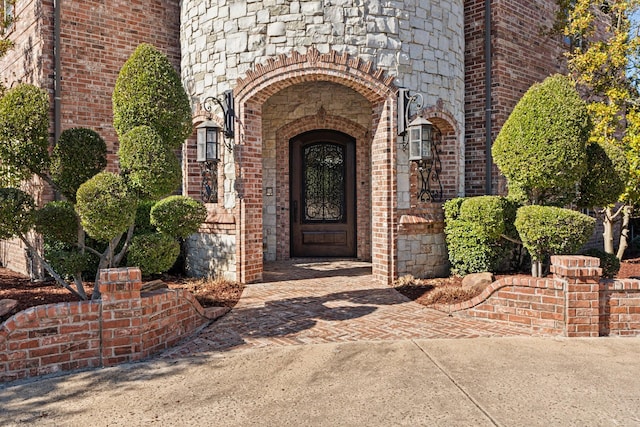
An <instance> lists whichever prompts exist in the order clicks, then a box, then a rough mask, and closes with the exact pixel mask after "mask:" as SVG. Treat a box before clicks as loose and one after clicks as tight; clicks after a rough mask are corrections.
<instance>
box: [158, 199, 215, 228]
mask: <svg viewBox="0 0 640 427" xmlns="http://www.w3.org/2000/svg"><path fill="white" fill-rule="evenodd" d="M206 218H207V208H205V206H204V205H203V204H202V203H201V202H198V201H196V200H193V199H192V198H190V197H186V196H169V197H167V198H165V199H163V200H160V201H159V202H158V203H156V205H155V206H154V207H153V208H152V209H151V224H153V225H155V226H156V228H157V229H158V231H160V232H161V233H164V234H167V235H169V236H176V237H181V238H186V237H188V236H190V235H191V234H193V233H195V232H196V231H198V227H200V224H202V223H203V222H204V220H205V219H206Z"/></svg>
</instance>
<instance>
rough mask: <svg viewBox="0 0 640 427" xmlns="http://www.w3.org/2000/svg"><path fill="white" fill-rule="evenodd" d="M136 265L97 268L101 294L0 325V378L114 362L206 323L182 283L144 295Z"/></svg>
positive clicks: (141, 354) (136, 356) (160, 346)
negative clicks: (90, 299) (87, 299)
mask: <svg viewBox="0 0 640 427" xmlns="http://www.w3.org/2000/svg"><path fill="white" fill-rule="evenodd" d="M141 287H142V282H141V275H140V270H139V269H138V268H116V269H108V270H103V271H101V273H100V291H101V293H102V300H97V301H79V302H71V303H59V304H48V305H42V306H37V307H32V308H29V309H27V310H24V311H21V312H20V313H17V314H16V315H14V316H12V317H11V318H9V319H8V320H7V321H6V322H4V323H3V324H2V325H0V381H12V380H16V379H19V378H26V377H32V376H38V375H45V374H50V373H54V372H60V371H69V370H74V369H85V368H96V367H100V366H112V365H115V364H118V363H123V362H131V361H135V360H140V359H143V358H145V357H148V356H150V355H152V354H154V353H157V352H159V351H161V350H164V349H167V348H169V347H171V346H173V345H174V344H175V343H176V342H178V341H179V340H180V339H182V338H183V337H185V336H186V335H189V334H191V333H193V332H194V331H195V330H196V329H197V328H199V327H200V326H202V325H204V324H206V323H208V321H209V318H208V317H207V316H206V315H205V311H204V309H203V308H202V306H200V304H199V303H198V301H197V300H196V299H195V298H194V297H193V295H191V293H189V292H188V291H184V290H169V289H161V290H157V291H153V292H149V293H145V294H142V295H141V294H140V288H141Z"/></svg>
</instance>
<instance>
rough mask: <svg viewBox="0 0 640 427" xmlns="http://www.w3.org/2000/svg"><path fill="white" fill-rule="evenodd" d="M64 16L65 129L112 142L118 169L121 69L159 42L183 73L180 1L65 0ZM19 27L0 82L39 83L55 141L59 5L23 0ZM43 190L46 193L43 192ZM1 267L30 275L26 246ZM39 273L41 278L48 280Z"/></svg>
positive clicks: (12, 250) (39, 191) (2, 62)
mask: <svg viewBox="0 0 640 427" xmlns="http://www.w3.org/2000/svg"><path fill="white" fill-rule="evenodd" d="M59 4H60V5H61V7H62V9H61V16H62V20H61V49H60V50H61V52H60V54H61V64H62V70H61V77H62V85H61V122H62V123H61V127H62V130H64V129H68V128H71V127H77V126H82V127H88V128H91V129H94V130H95V131H97V132H98V133H99V134H100V135H101V136H102V137H103V138H104V139H105V140H106V142H107V147H108V156H109V165H108V169H110V170H116V169H117V159H116V152H117V149H118V143H117V138H116V135H115V131H114V129H113V125H112V120H113V114H112V109H111V105H112V104H111V94H112V92H113V88H114V85H115V81H116V78H117V76H118V72H119V71H120V68H121V67H122V65H123V64H124V62H125V61H126V60H127V58H128V57H129V56H130V55H131V53H132V52H133V50H134V49H135V48H136V47H137V46H138V45H139V44H140V43H143V42H146V43H151V44H153V45H155V46H156V47H158V48H159V49H160V50H161V51H163V52H164V53H165V54H167V55H168V57H169V59H170V60H171V62H172V63H173V64H174V66H175V67H176V69H179V67H180V22H179V17H180V7H179V2H178V1H177V0H152V1H144V0H132V1H129V0H126V1H125V0H114V1H110V2H104V1H101V0H86V1H63V2H60V3H59ZM16 14H17V16H18V21H17V22H16V24H15V28H14V29H13V31H12V32H11V34H10V38H11V40H13V41H14V42H15V48H14V49H13V50H12V51H10V52H9V54H8V55H6V56H5V57H4V58H2V59H0V76H1V77H0V78H1V79H2V82H3V83H4V84H5V86H7V87H11V86H12V85H15V84H17V83H20V82H22V83H31V84H35V85H38V86H40V87H43V88H46V89H47V90H48V91H49V93H50V94H51V114H50V118H51V125H50V132H51V135H52V142H53V89H54V69H53V49H54V47H53V46H54V42H53V30H54V21H53V18H54V8H53V1H52V0H18V1H17V4H16ZM38 187H39V186H38ZM32 192H33V193H34V194H35V195H36V198H37V199H38V200H39V202H40V203H44V202H46V201H49V200H52V199H53V193H52V192H51V190H50V189H48V188H45V189H43V188H36V189H35V190H34V191H32ZM0 263H1V264H2V265H5V266H7V267H9V268H11V269H13V270H16V271H20V272H22V273H25V274H29V273H30V271H29V264H28V262H27V261H26V258H25V255H24V250H23V248H22V246H21V245H20V243H19V242H16V241H9V242H0ZM39 273H40V272H39V271H38V269H37V268H36V271H35V274H36V277H38V276H39V275H40V274H39Z"/></svg>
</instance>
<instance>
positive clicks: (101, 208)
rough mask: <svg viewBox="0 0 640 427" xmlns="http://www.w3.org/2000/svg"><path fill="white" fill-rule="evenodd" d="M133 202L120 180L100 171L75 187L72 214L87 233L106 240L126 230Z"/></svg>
mask: <svg viewBox="0 0 640 427" xmlns="http://www.w3.org/2000/svg"><path fill="white" fill-rule="evenodd" d="M136 207H137V199H136V197H135V196H133V195H132V194H131V193H130V192H129V190H128V188H127V185H126V184H125V181H124V179H123V178H122V177H121V176H119V175H116V174H114V173H111V172H101V173H99V174H97V175H96V176H94V177H93V178H91V179H90V180H89V181H87V182H85V183H84V184H82V185H81V186H80V188H78V193H77V202H76V212H77V213H78V216H79V217H80V221H81V224H82V227H83V228H84V229H85V231H86V232H87V234H88V235H89V236H91V237H93V238H94V239H96V240H100V241H105V242H106V241H109V240H111V239H113V238H114V237H116V236H118V235H120V234H122V233H124V232H125V231H127V229H128V228H129V226H130V225H131V224H133V221H134V220H135V215H136Z"/></svg>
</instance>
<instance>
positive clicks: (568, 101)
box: [492, 75, 591, 205]
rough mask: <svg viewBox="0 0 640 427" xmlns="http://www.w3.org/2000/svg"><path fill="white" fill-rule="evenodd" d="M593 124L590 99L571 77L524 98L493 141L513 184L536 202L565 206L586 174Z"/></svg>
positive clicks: (539, 87)
mask: <svg viewBox="0 0 640 427" xmlns="http://www.w3.org/2000/svg"><path fill="white" fill-rule="evenodd" d="M590 129H591V122H590V119H589V114H588V111H587V107H586V104H585V102H584V101H583V100H582V99H581V98H580V95H579V94H578V92H577V91H576V89H575V87H574V85H573V83H571V82H570V80H569V79H568V78H567V77H565V76H560V75H556V76H552V77H548V78H547V79H545V80H544V82H542V83H539V84H535V85H533V86H532V87H531V88H530V89H529V90H528V91H527V92H526V93H525V94H524V96H523V97H522V99H521V100H520V101H519V102H518V104H517V105H516V107H515V108H514V109H513V112H512V113H511V115H510V116H509V118H508V119H507V121H506V122H505V124H504V126H503V127H502V129H501V131H500V133H499V134H498V137H497V138H496V141H495V143H494V145H493V149H492V153H493V157H494V159H495V162H496V165H497V166H498V168H499V169H500V171H501V172H502V173H503V174H504V175H505V176H506V177H507V180H508V182H509V185H510V186H512V185H513V186H514V187H515V188H517V189H518V191H521V192H524V194H526V195H527V198H528V200H529V201H531V202H533V203H534V204H540V203H544V204H557V205H564V204H566V203H567V202H570V201H572V200H573V199H575V195H576V194H575V193H576V192H575V186H576V183H578V182H579V181H580V179H581V178H582V177H583V175H584V174H585V172H586V153H585V144H586V142H587V140H588V138H589V132H590Z"/></svg>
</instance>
